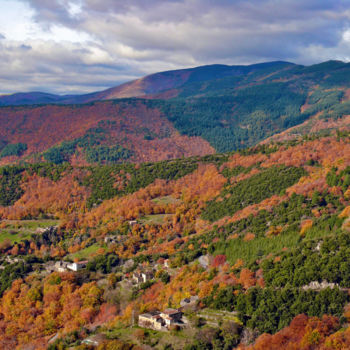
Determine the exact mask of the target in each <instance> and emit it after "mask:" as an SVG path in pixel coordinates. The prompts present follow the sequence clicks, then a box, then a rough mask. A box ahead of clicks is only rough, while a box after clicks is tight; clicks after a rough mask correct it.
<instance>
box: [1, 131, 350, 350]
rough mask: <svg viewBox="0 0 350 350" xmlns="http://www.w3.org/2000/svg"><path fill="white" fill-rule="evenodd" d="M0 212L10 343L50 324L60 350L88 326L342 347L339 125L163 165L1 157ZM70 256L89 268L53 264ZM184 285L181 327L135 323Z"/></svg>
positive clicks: (186, 337)
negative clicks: (147, 274) (16, 162)
mask: <svg viewBox="0 0 350 350" xmlns="http://www.w3.org/2000/svg"><path fill="white" fill-rule="evenodd" d="M0 217H1V219H2V221H1V231H0V250H1V253H2V255H1V256H2V257H3V258H2V259H3V261H1V259H0V262H1V264H2V265H3V267H4V270H1V271H0V286H1V288H0V293H1V298H0V318H1V327H0V344H1V346H2V347H4V348H15V347H16V346H18V347H19V348H23V347H24V346H25V345H28V344H31V346H32V347H35V348H45V347H46V346H47V343H48V340H49V338H50V337H52V336H53V335H55V334H56V333H57V332H58V336H57V340H56V343H55V345H52V346H57V347H61V348H69V347H74V346H77V344H78V342H79V341H81V340H83V339H84V338H86V337H87V332H92V334H94V333H103V334H104V335H105V336H106V342H108V343H110V346H112V345H113V346H116V345H117V344H119V345H118V346H119V347H120V346H121V344H120V343H124V347H126V346H127V345H125V344H129V345H128V348H131V349H132V348H133V347H134V348H135V350H136V349H137V347H136V344H137V345H145V344H148V345H147V346H150V345H149V344H152V345H151V346H152V347H154V348H155V349H158V348H164V347H165V346H167V344H171V345H172V347H173V348H174V349H176V350H180V349H186V350H187V349H196V350H197V349H203V348H206V349H211V348H213V344H215V346H217V347H218V348H224V347H225V346H227V347H229V348H234V347H235V346H238V344H239V343H241V348H242V349H246V348H248V349H270V348H271V349H278V348H281V346H282V347H283V344H294V345H295V344H298V346H299V344H300V346H299V348H300V349H304V348H305V349H308V348H311V347H312V348H313V349H323V348H324V347H323V345H324V344H329V343H330V344H341V346H339V348H344V349H346V348H349V338H348V334H349V327H348V317H349V313H348V310H349V306H348V305H349V302H350V299H349V290H350V282H349V281H350V269H349V266H350V260H349V259H350V258H349V257H350V255H349V249H350V248H349V247H350V240H349V229H350V226H349V223H350V221H349V220H350V137H349V133H348V132H338V133H337V134H334V135H332V136H327V137H315V136H314V137H304V138H303V139H302V140H298V141H293V142H285V143H283V144H281V145H264V146H257V147H255V148H251V149H246V150H242V151H240V152H235V153H231V154H216V155H209V156H204V157H192V158H183V159H177V160H168V161H164V162H159V163H142V164H138V165H134V164H130V163H128V164H119V165H105V166H92V167H91V166H89V167H75V166H71V165H69V164H68V163H65V164H61V165H55V164H47V163H46V164H32V165H21V166H8V167H3V168H1V169H0ZM48 219H50V220H51V224H49V223H48V222H49V221H48ZM58 220H59V221H58ZM57 224H58V225H59V228H56V227H54V225H57ZM44 225H52V226H53V227H50V228H46V229H45V228H44V229H39V230H36V228H37V227H42V226H44ZM5 256H8V259H7V260H8V261H7V262H6V261H5ZM15 257H16V258H17V259H19V260H14V258H15ZM74 259H75V260H85V259H87V260H89V263H88V264H87V266H86V268H85V269H84V270H82V271H79V272H69V271H68V272H67V271H66V272H59V271H54V272H52V269H53V270H54V269H55V268H54V266H55V265H54V264H55V262H56V260H60V261H63V260H67V261H73V260H74ZM130 259H131V260H130ZM165 259H168V260H167V262H166V263H165V262H164V261H165ZM9 261H10V262H9ZM316 261H317V264H315V262H316ZM150 270H152V271H153V272H152V276H153V277H152V278H151V279H149V280H148V281H146V283H135V282H132V281H133V279H132V273H133V272H135V273H136V272H141V271H150ZM33 272H34V273H33ZM328 287H330V288H328ZM190 296H197V297H198V298H199V300H200V302H199V303H198V305H195V308H196V312H193V311H191V310H188V311H186V317H187V319H188V322H189V323H190V325H191V328H185V329H184V330H181V331H178V330H176V329H175V330H173V331H171V332H158V331H152V332H151V331H148V330H147V329H143V330H140V328H138V327H134V326H133V320H134V319H133V315H134V316H135V315H136V316H137V315H138V314H139V313H144V312H147V311H152V310H155V309H157V310H164V309H165V308H167V307H172V308H178V307H179V306H180V303H181V301H182V300H183V299H184V298H189V297H190ZM14 306H15V308H14ZM344 310H345V311H344ZM298 314H299V316H297V315H298ZM300 314H305V315H300ZM325 314H328V316H323V315H325ZM29 316H30V317H29ZM199 317H201V319H199ZM294 317H296V318H295V319H294V321H293V322H292V323H291V325H290V327H288V328H285V327H286V326H288V325H289V324H290V322H291V321H292V320H293V318H294ZM97 325H102V326H103V327H96V326H97ZM82 327H83V328H82ZM284 328H285V329H284ZM282 329H283V330H282ZM9 330H11V332H10V333H9ZM276 332H278V333H277V334H276V335H274V336H272V334H275V333H276ZM262 333H269V334H271V335H262V336H261V337H260V338H259V339H258V340H257V342H256V345H254V346H251V347H248V345H247V346H246V342H247V341H249V340H250V341H253V340H254V339H255V338H256V337H257V336H258V335H259V334H262ZM315 339H316V340H317V342H316V343H315ZM332 342H336V343H332ZM244 344H245V345H244ZM281 344H282V345H281ZM168 348H169V346H168ZM326 348H327V347H326ZM335 348H336V347H335Z"/></svg>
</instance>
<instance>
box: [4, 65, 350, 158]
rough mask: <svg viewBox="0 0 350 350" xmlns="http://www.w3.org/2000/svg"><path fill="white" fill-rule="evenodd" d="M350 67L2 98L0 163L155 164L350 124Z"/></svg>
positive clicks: (250, 71)
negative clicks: (148, 162)
mask: <svg viewBox="0 0 350 350" xmlns="http://www.w3.org/2000/svg"><path fill="white" fill-rule="evenodd" d="M349 99H350V64H348V63H344V62H340V61H327V62H324V63H320V64H316V65H312V66H302V65H296V64H293V63H289V62H281V61H277V62H268V63H261V64H254V65H249V66H227V65H209V66H202V67H196V68H189V69H181V70H174V71H167V72H161V73H156V74H152V75H148V76H146V77H143V78H140V79H137V80H134V81H131V82H127V83H125V84H122V85H119V86H117V87H113V88H110V89H107V90H105V91H100V92H95V93H90V94H85V95H64V96H59V95H53V94H47V93H43V92H29V93H17V94H13V95H5V96H0V106H2V107H1V109H0V159H1V160H0V162H2V163H9V162H14V161H17V160H19V159H23V160H27V161H40V160H50V161H54V162H63V161H70V162H77V163H79V164H80V163H84V164H85V163H95V162H97V163H110V162H124V161H136V162H139V161H156V160H163V159H169V158H174V157H181V156H192V155H204V154H208V153H213V152H215V151H217V152H227V151H231V150H235V149H240V148H245V147H249V146H252V145H255V144H257V143H259V142H262V141H264V140H266V139H268V138H270V139H271V138H272V139H274V140H277V141H278V140H283V139H286V138H287V139H288V138H295V137H299V136H300V135H303V134H308V133H310V132H320V131H321V130H330V129H335V128H348V127H349V125H350V121H349V118H350V117H349V115H350V102H349Z"/></svg>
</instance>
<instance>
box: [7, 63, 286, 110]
mask: <svg viewBox="0 0 350 350" xmlns="http://www.w3.org/2000/svg"><path fill="white" fill-rule="evenodd" d="M281 65H282V66H284V65H285V66H289V65H292V64H290V63H287V62H268V63H262V64H255V65H250V66H226V65H218V64H217V65H209V66H202V67H196V68H189V69H180V70H172V71H166V72H161V73H155V74H151V75H148V76H146V77H143V78H140V79H137V80H134V81H130V82H127V83H124V84H122V85H119V86H116V87H113V88H110V89H107V90H104V91H100V92H94V93H90V94H85V95H54V94H47V93H43V92H28V93H16V94H13V95H5V96H0V106H9V105H13V106H16V105H30V104H45V103H65V104H67V103H68V104H72V103H88V102H92V101H99V100H110V99H117V98H127V97H141V96H142V97H144V96H147V95H152V94H159V93H161V92H164V91H168V90H173V89H176V88H178V87H180V86H183V85H184V84H191V83H194V82H204V81H208V80H216V79H221V78H224V77H228V76H231V77H232V76H242V75H244V74H248V73H251V72H254V71H258V70H263V69H265V68H267V67H279V66H281Z"/></svg>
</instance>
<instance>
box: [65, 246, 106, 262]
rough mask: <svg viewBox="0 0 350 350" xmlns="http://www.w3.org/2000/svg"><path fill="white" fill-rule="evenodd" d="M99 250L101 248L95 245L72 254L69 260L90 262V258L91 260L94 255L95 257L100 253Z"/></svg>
mask: <svg viewBox="0 0 350 350" xmlns="http://www.w3.org/2000/svg"><path fill="white" fill-rule="evenodd" d="M99 248H101V246H100V245H99V244H97V243H95V244H93V245H90V246H89V247H87V248H84V249H82V250H79V251H78V252H76V253H73V254H70V255H69V258H70V259H78V260H88V259H89V258H91V256H92V255H94V254H95V253H96V252H97V251H98V249H99Z"/></svg>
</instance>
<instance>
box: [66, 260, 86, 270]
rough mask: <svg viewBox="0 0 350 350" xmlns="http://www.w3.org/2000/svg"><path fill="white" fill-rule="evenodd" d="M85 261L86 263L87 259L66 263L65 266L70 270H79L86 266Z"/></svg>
mask: <svg viewBox="0 0 350 350" xmlns="http://www.w3.org/2000/svg"><path fill="white" fill-rule="evenodd" d="M87 263H88V261H87V260H84V261H79V262H74V263H71V264H68V265H67V268H68V269H69V270H72V271H79V270H82V269H84V268H85V267H86V265H87Z"/></svg>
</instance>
